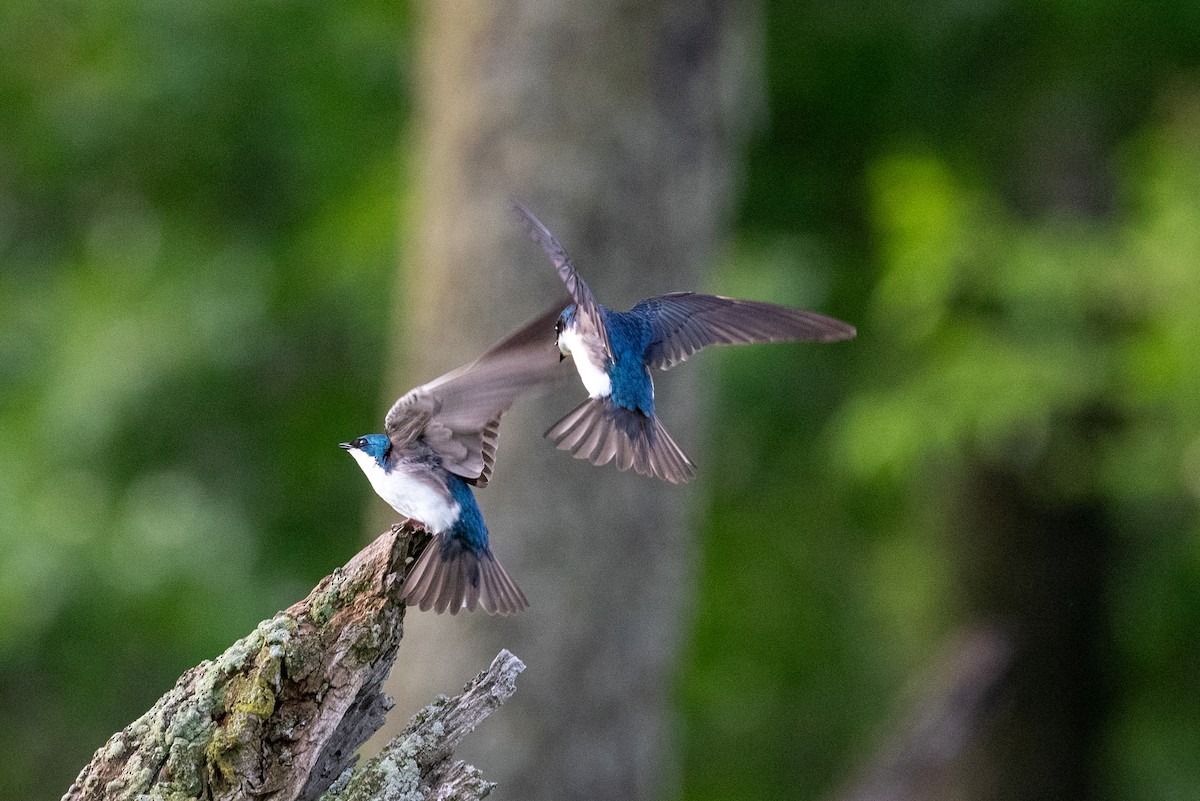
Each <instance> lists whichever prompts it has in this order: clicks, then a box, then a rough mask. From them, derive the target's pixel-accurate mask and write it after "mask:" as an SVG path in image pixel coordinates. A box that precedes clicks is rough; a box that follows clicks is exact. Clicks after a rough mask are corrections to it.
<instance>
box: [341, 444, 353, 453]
mask: <svg viewBox="0 0 1200 801" xmlns="http://www.w3.org/2000/svg"><path fill="white" fill-rule="evenodd" d="M338 447H339V448H341V449H342V450H344V451H348V450H350V449H351V448H353V447H354V446H353V445H351V444H350V443H349V442H339V443H338Z"/></svg>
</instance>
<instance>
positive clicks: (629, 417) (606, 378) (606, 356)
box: [513, 203, 856, 484]
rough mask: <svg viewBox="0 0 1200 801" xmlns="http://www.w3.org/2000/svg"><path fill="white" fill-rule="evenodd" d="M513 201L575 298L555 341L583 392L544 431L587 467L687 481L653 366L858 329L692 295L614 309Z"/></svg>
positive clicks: (688, 465) (832, 337) (800, 313)
mask: <svg viewBox="0 0 1200 801" xmlns="http://www.w3.org/2000/svg"><path fill="white" fill-rule="evenodd" d="M513 206H514V208H515V210H516V212H517V215H518V216H519V217H520V218H521V222H522V223H523V224H524V226H525V229H526V231H528V233H529V236H530V238H531V239H533V241H534V242H536V243H537V244H538V245H540V246H541V248H542V250H543V251H545V253H546V255H547V256H549V257H550V261H552V262H553V263H554V267H555V268H556V269H557V270H558V275H559V278H561V279H562V281H563V283H564V284H566V287H567V291H568V292H569V293H570V295H571V298H572V300H574V301H575V302H574V304H573V305H570V306H568V307H567V308H565V309H563V311H562V314H561V315H560V316H559V318H558V322H557V325H556V334H557V342H558V348H559V352H560V353H561V355H562V357H563V358H565V357H566V356H571V357H572V359H573V361H574V362H575V368H576V370H577V371H578V372H579V377H580V379H582V380H583V385H584V387H585V388H586V389H587V391H588V395H589V396H590V397H589V398H588V399H587V400H586V401H584V402H583V403H582V404H581V405H580V406H578V407H577V408H576V409H575V410H574V411H572V412H571V413H570V414H568V415H567V416H566V417H564V418H563V419H562V420H559V421H558V423H556V424H555V425H554V426H553V427H551V428H550V430H549V431H547V432H546V436H547V437H549V438H550V439H552V440H553V441H554V443H555V444H556V445H557V446H558V449H559V450H564V451H571V452H572V453H573V454H574V456H575V458H576V459H588V460H590V461H591V463H592V464H594V465H604V464H607V463H608V462H610V461H613V460H614V459H615V460H616V465H617V469H618V470H628V469H629V468H630V467H632V468H633V469H634V470H635V471H636V472H638V473H641V474H642V475H645V476H653V477H655V478H661V479H664V480H666V481H670V482H671V483H672V484H678V483H679V482H681V481H688V480H690V479H691V478H692V477H693V476H694V475H695V473H696V466H695V465H694V464H693V463H692V461H691V459H689V458H688V457H687V456H685V455H684V453H683V451H681V450H680V449H679V446H678V445H676V444H675V442H674V441H673V440H672V439H671V437H670V435H668V434H667V432H666V429H664V428H663V426H662V423H660V422H659V420H658V418H657V417H655V415H654V381H653V379H652V378H651V376H650V368H651V367H656V368H658V369H659V370H669V369H671V368H672V367H674V366H675V365H676V364H679V363H680V362H682V361H684V360H686V359H687V358H688V357H689V356H691V355H692V354H693V353H695V352H696V351H698V350H700V349H701V348H703V347H704V346H705V345H744V344H750V343H756V342H797V341H814V342H836V341H838V340H842V339H850V338H852V337H853V336H854V335H855V333H856V332H855V330H854V326H852V325H849V324H847V323H844V322H842V321H841V320H835V319H833V318H832V317H826V316H825V315H822V314H817V313H816V312H810V311H805V310H803V309H791V308H787V307H785V306H776V305H774V304H771V303H760V302H758V301H753V300H735V299H733V298H723V297H718V296H716V295H698V294H696V293H694V292H674V293H672V294H669V295H661V296H659V297H656V298H647V299H646V300H643V301H641V302H640V303H638V304H637V305H635V306H634V307H633V308H632V309H630V310H629V311H627V312H618V311H613V310H612V309H609V308H607V307H605V306H601V305H600V304H599V303H597V302H596V300H595V298H594V297H593V296H592V292H591V290H590V289H588V286H587V284H585V283H584V282H583V279H582V278H580V277H579V274H578V273H577V272H576V271H575V267H574V266H573V265H572V264H571V259H570V257H569V256H567V252H566V250H564V249H563V246H562V245H560V244H559V242H558V240H556V239H555V238H554V235H553V234H551V233H550V231H549V229H547V228H546V226H545V225H543V224H542V223H541V221H540V220H538V218H537V217H535V216H534V215H533V213H532V212H530V211H529V210H528V209H527V208H525V207H524V206H522V205H521V204H520V203H514V204H513Z"/></svg>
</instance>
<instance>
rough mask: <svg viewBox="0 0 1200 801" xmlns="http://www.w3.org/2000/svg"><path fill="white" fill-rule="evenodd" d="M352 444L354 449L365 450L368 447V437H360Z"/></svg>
mask: <svg viewBox="0 0 1200 801" xmlns="http://www.w3.org/2000/svg"><path fill="white" fill-rule="evenodd" d="M351 444H352V445H354V447H356V448H365V447H367V439H366V437H359V438H358V439H356V440H354V442H353V443H351Z"/></svg>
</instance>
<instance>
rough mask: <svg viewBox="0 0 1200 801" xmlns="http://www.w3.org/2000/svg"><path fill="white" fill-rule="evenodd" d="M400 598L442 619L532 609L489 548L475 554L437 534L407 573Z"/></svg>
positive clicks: (458, 543)
mask: <svg viewBox="0 0 1200 801" xmlns="http://www.w3.org/2000/svg"><path fill="white" fill-rule="evenodd" d="M400 597H401V598H403V599H404V602H405V603H406V604H408V605H409V606H417V607H420V609H421V611H422V612H428V611H429V610H430V609H432V610H434V611H435V612H437V613H438V614H439V615H440V614H441V613H442V612H449V613H450V614H452V615H457V614H458V612H459V610H461V609H466V610H467V611H468V612H473V611H475V609H476V608H480V609H483V611H485V612H487V613H488V614H489V615H512V614H516V613H517V612H520V611H521V610H522V609H525V608H526V607H528V606H529V601H527V600H525V593H523V592H521V588H520V587H518V586H517V584H516V582H514V581H513V580H512V579H511V578H509V575H508V573H507V572H506V571H505V570H504V568H503V567H502V566H501V565H500V563H499V562H497V561H496V557H495V556H493V555H492V551H491V549H490V548H486V547H485V548H484V549H483V550H481V551H472V550H471V549H469V548H468V547H466V546H465V545H464V544H463V543H462V542H460V541H459V540H457V539H455V538H453V537H447V536H446V534H445V532H443V533H441V534H437V535H436V536H434V538H433V539H432V540H430V542H429V544H428V545H426V546H425V551H424V552H423V553H422V554H421V556H420V558H419V559H417V562H416V564H414V565H413V566H412V569H411V570H409V571H408V577H407V578H405V580H404V586H403V587H401V588H400Z"/></svg>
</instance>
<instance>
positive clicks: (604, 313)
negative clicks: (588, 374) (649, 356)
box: [600, 306, 654, 417]
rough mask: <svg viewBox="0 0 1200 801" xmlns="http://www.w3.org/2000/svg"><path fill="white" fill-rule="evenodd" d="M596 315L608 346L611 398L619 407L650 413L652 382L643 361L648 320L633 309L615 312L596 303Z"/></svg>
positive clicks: (648, 415)
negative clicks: (606, 338) (603, 330)
mask: <svg viewBox="0 0 1200 801" xmlns="http://www.w3.org/2000/svg"><path fill="white" fill-rule="evenodd" d="M600 316H601V319H603V320H604V325H605V328H606V329H607V330H608V341H609V344H610V345H611V346H612V361H611V362H610V363H609V365H608V377H609V380H611V381H612V394H611V395H610V397H611V398H612V402H613V403H615V404H616V405H617V406H620V407H621V408H622V409H631V410H634V411H638V412H641V413H642V414H644V415H646V416H647V417H650V416H652V415H653V414H654V382H653V381H652V380H651V378H650V370H649V368H647V367H646V361H645V354H646V348H647V346H649V344H650V337H651V334H652V332H651V329H650V323H649V321H648V320H646V319H645V318H643V317H642V316H641V315H638V314H635V313H633V312H617V311H613V310H612V309H609V308H606V307H604V306H601V307H600Z"/></svg>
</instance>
